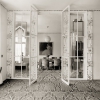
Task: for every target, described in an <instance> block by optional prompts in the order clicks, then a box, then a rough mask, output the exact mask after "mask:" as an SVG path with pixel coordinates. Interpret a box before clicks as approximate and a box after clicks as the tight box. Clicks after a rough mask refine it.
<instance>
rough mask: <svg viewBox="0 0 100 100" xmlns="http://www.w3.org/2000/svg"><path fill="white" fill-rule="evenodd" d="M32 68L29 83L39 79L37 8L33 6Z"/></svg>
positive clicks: (31, 33) (31, 21) (31, 30)
mask: <svg viewBox="0 0 100 100" xmlns="http://www.w3.org/2000/svg"><path fill="white" fill-rule="evenodd" d="M30 18H31V20H30V26H31V27H30V68H29V71H30V72H29V73H30V77H29V85H31V84H32V83H34V82H35V81H37V20H38V12H37V9H36V8H35V7H33V6H31V13H30Z"/></svg>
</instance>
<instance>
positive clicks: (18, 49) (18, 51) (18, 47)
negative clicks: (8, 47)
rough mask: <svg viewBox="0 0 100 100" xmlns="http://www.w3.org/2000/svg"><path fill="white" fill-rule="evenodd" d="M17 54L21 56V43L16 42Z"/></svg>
mask: <svg viewBox="0 0 100 100" xmlns="http://www.w3.org/2000/svg"><path fill="white" fill-rule="evenodd" d="M15 56H21V44H15Z"/></svg>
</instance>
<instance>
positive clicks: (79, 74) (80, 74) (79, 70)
mask: <svg viewBox="0 0 100 100" xmlns="http://www.w3.org/2000/svg"><path fill="white" fill-rule="evenodd" d="M83 64H84V58H83V57H81V59H80V61H79V63H78V78H83Z"/></svg>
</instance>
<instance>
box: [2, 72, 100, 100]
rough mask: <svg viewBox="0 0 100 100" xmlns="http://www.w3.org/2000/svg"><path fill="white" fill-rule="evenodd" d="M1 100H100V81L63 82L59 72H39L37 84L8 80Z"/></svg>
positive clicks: (3, 87) (3, 88) (4, 85)
mask: <svg viewBox="0 0 100 100" xmlns="http://www.w3.org/2000/svg"><path fill="white" fill-rule="evenodd" d="M0 100H100V80H96V81H94V80H92V81H71V82H70V85H69V86H67V85H66V84H65V83H63V82H62V81H61V76H60V71H59V70H44V71H39V73H38V79H37V82H35V83H34V84H32V85H31V86H29V84H28V80H7V81H6V82H5V83H4V84H3V85H1V86H0Z"/></svg>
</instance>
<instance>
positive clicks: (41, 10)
mask: <svg viewBox="0 0 100 100" xmlns="http://www.w3.org/2000/svg"><path fill="white" fill-rule="evenodd" d="M1 5H2V4H1ZM2 6H3V5H2ZM3 7H4V6H3ZM4 8H5V7H4ZM5 9H6V8H5ZM8 11H31V10H8ZM37 11H44V12H48V11H59V12H61V11H63V10H37ZM70 11H100V10H99V9H98V10H70Z"/></svg>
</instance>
